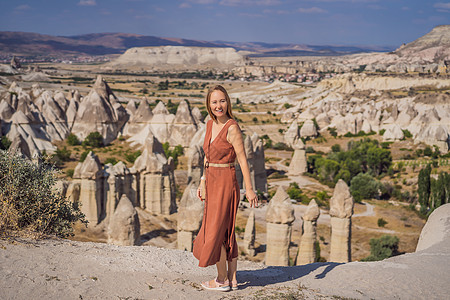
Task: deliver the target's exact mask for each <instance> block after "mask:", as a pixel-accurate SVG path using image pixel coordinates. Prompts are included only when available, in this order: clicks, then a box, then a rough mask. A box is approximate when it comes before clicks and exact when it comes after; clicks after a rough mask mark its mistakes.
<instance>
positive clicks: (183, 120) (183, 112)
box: [169, 100, 197, 147]
mask: <svg viewBox="0 0 450 300" xmlns="http://www.w3.org/2000/svg"><path fill="white" fill-rule="evenodd" d="M196 132H197V122H196V120H195V118H194V116H193V115H192V111H191V108H190V106H189V103H188V102H187V101H186V100H182V101H181V102H180V104H179V105H178V109H177V113H176V115H175V119H174V120H173V123H172V127H171V133H170V138H169V144H171V145H181V146H183V147H188V146H189V144H190V143H191V140H192V138H193V137H194V135H195V133H196Z"/></svg>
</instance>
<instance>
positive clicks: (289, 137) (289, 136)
mask: <svg viewBox="0 0 450 300" xmlns="http://www.w3.org/2000/svg"><path fill="white" fill-rule="evenodd" d="M299 137H300V133H299V131H298V123H297V121H295V120H294V122H292V124H291V126H289V129H288V130H287V131H286V133H285V134H284V142H285V144H286V145H288V146H290V147H292V146H293V145H294V141H295V140H297V139H298V138H299Z"/></svg>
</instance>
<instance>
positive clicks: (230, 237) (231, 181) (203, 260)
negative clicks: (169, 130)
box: [193, 119, 240, 267]
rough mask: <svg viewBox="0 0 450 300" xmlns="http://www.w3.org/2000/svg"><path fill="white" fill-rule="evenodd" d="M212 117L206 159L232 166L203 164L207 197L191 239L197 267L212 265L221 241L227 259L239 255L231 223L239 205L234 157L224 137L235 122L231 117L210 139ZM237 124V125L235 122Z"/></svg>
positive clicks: (206, 139) (218, 257)
mask: <svg viewBox="0 0 450 300" xmlns="http://www.w3.org/2000/svg"><path fill="white" fill-rule="evenodd" d="M212 122H213V121H212V120H210V121H208V123H207V124H206V134H205V141H204V143H203V150H204V151H205V156H206V160H207V161H208V162H209V163H216V164H225V163H232V164H233V165H232V166H231V167H211V166H209V167H206V168H205V171H204V174H205V176H206V199H205V208H204V214H203V221H202V226H201V228H200V230H199V232H198V235H197V237H196V238H195V240H194V247H193V254H194V256H195V257H196V258H197V259H198V260H199V264H198V265H199V266H200V267H207V266H210V265H214V264H215V263H217V262H218V261H219V260H220V250H221V246H222V244H223V245H224V246H225V249H226V251H227V260H228V261H231V260H232V259H233V258H235V257H237V256H238V246H237V243H236V236H235V232H234V227H235V223H236V213H237V209H238V205H239V199H240V198H239V197H240V191H239V185H238V183H237V180H236V170H235V167H234V161H235V159H236V152H235V151H234V148H233V146H232V145H231V144H230V143H229V142H228V141H227V132H228V128H229V127H230V126H231V125H233V124H235V125H237V122H236V121H235V120H233V119H230V120H228V121H227V123H226V124H225V125H224V126H223V128H222V129H221V130H220V132H219V134H218V135H217V137H216V138H215V139H214V140H213V141H212V142H211V134H212ZM238 126H239V125H238Z"/></svg>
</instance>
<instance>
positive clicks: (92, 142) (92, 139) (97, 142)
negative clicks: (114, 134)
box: [82, 131, 103, 148]
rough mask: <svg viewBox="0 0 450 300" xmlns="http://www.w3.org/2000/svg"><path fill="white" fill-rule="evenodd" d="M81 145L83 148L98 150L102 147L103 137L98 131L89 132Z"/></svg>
mask: <svg viewBox="0 0 450 300" xmlns="http://www.w3.org/2000/svg"><path fill="white" fill-rule="evenodd" d="M82 145H83V147H93V148H100V147H102V146H103V136H102V135H101V134H100V133H99V132H98V131H94V132H91V133H89V135H88V136H87V137H86V138H85V139H84V141H83V143H82Z"/></svg>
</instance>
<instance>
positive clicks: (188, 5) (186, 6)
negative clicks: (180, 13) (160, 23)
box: [178, 2, 192, 8]
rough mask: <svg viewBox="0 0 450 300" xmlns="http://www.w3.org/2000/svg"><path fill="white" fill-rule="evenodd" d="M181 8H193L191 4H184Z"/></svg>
mask: <svg viewBox="0 0 450 300" xmlns="http://www.w3.org/2000/svg"><path fill="white" fill-rule="evenodd" d="M178 7H179V8H190V7H192V6H191V5H190V4H189V3H187V2H183V3H181V4H180V5H178Z"/></svg>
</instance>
